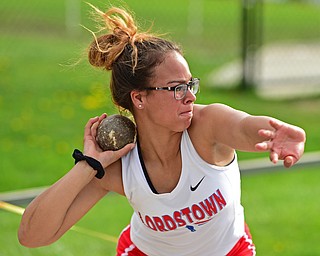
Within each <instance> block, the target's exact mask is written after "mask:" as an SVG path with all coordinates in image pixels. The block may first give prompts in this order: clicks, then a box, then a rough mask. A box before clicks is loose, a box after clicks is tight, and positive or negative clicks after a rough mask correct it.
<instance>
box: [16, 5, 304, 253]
mask: <svg viewBox="0 0 320 256" xmlns="http://www.w3.org/2000/svg"><path fill="white" fill-rule="evenodd" d="M95 10H96V11H97V13H98V14H99V15H100V16H101V17H102V18H103V20H104V26H105V29H106V30H107V32H106V33H105V34H103V35H101V36H99V37H95V38H94V40H93V42H92V43H91V45H90V47H89V54H88V56H89V61H90V63H91V64H92V65H93V66H96V67H101V68H103V69H105V70H107V71H111V82H110V88H111V91H112V96H113V100H114V102H115V104H116V105H117V106H119V107H121V108H123V109H126V110H128V111H130V112H131V113H132V115H133V117H134V120H135V123H136V126H137V142H136V143H135V144H130V145H127V146H126V147H124V148H123V149H120V150H118V151H114V152H113V151H106V152H103V151H102V150H101V149H100V148H99V146H98V145H97V143H96V141H95V136H96V130H97V127H98V125H99V123H100V122H101V121H102V120H103V119H104V118H105V117H106V114H103V115H101V116H100V117H95V118H91V119H90V120H89V121H88V123H87V124H86V126H85V131H84V148H83V155H82V154H81V153H79V152H78V153H77V154H75V155H74V156H75V158H76V159H77V164H76V165H75V166H74V167H73V168H72V169H71V170H70V171H69V172H68V173H67V174H66V175H65V176H64V177H62V178H61V179H60V180H59V181H57V182H56V183H55V184H53V185H52V186H51V187H50V188H49V189H47V190H46V191H45V192H43V193H42V194H41V195H39V196H38V197H37V198H36V199H35V200H33V202H31V203H30V205H29V206H28V207H27V209H26V211H25V213H24V215H23V218H22V221H21V225H20V229H19V240H20V242H21V244H23V245H25V246H28V247H37V246H44V245H48V244H51V243H53V242H54V241H56V240H57V239H59V238H60V237H61V236H62V235H63V234H64V233H65V232H66V231H67V230H69V229H70V228H71V227H72V226H73V225H74V224H75V223H76V222H77V221H78V220H79V219H81V217H82V216H83V215H85V214H86V212H88V211H89V210H90V209H91V208H92V207H93V206H94V205H95V204H96V203H97V202H98V201H99V200H100V199H101V198H102V197H104V196H105V195H106V194H107V193H108V192H110V191H113V192H116V193H118V194H120V195H123V196H125V197H127V199H128V201H129V203H130V204H131V206H132V208H133V210H134V213H133V216H132V219H131V223H130V225H129V226H128V227H127V228H126V229H125V230H124V231H123V232H122V233H121V235H120V237H119V242H118V247H117V255H156V256H161V255H174V256H178V255H202V256H205V255H208V256H212V255H218V256H220V255H228V256H235V255H236V256H241V255H255V246H254V244H253V242H252V240H251V235H250V233H249V229H248V227H247V225H246V223H245V219H244V212H243V207H242V205H241V199H240V174H239V167H238V163H237V155H236V150H242V151H251V152H262V151H268V152H270V160H271V161H272V162H273V163H276V162H277V161H278V160H283V164H284V166H285V167H291V166H292V165H293V164H295V163H296V162H297V161H298V160H299V159H300V157H301V155H302V154H303V151H304V144H305V139H306V137H305V132H304V131H303V130H302V129H301V128H299V127H296V126H293V125H290V124H287V123H284V122H282V121H279V120H276V119H274V118H271V117H267V116H252V115H249V114H247V113H244V112H242V111H239V110H235V109H233V108H231V107H228V106H226V105H223V104H211V105H199V104H195V100H196V96H195V95H196V93H197V92H198V90H199V84H200V80H199V79H198V78H197V77H194V76H193V74H192V73H191V71H190V70H189V67H188V63H187V61H186V60H185V58H184V57H183V54H182V51H181V49H180V48H179V47H178V46H177V45H176V44H175V43H173V42H170V41H167V40H165V39H162V38H160V37H157V36H154V35H152V34H150V33H140V32H139V31H138V29H137V27H136V25H135V22H134V20H133V18H132V16H131V15H130V14H129V13H128V12H127V11H125V10H123V9H118V8H111V9H109V10H108V11H106V12H102V11H100V10H98V9H96V8H95ZM97 163H98V166H97V165H95V164H97ZM99 164H101V166H100V167H99ZM101 168H102V170H101ZM97 170H98V171H97ZM104 172H105V173H104Z"/></svg>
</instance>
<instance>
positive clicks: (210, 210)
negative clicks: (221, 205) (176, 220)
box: [199, 196, 218, 217]
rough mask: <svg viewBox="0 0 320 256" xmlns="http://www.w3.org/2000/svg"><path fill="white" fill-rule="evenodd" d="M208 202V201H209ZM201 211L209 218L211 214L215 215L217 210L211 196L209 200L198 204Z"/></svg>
mask: <svg viewBox="0 0 320 256" xmlns="http://www.w3.org/2000/svg"><path fill="white" fill-rule="evenodd" d="M209 200H210V201H209ZM199 204H200V205H201V207H202V209H203V210H204V211H205V212H206V213H207V214H208V215H209V216H210V217H211V216H212V215H213V214H217V212H218V210H217V207H216V204H215V202H214V201H213V198H212V196H210V197H209V199H205V200H204V201H202V202H200V203H199Z"/></svg>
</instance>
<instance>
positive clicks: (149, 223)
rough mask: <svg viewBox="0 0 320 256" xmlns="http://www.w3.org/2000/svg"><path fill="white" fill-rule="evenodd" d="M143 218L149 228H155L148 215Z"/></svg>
mask: <svg viewBox="0 0 320 256" xmlns="http://www.w3.org/2000/svg"><path fill="white" fill-rule="evenodd" d="M145 220H146V223H147V226H148V227H149V228H150V229H152V230H154V231H156V230H157V228H156V226H155V224H154V223H153V221H152V219H151V218H150V217H149V216H148V215H146V217H145Z"/></svg>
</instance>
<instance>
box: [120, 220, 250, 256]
mask: <svg viewBox="0 0 320 256" xmlns="http://www.w3.org/2000/svg"><path fill="white" fill-rule="evenodd" d="M130 229H131V228H130V225H128V226H127V227H126V228H125V229H124V230H123V231H122V233H121V234H120V237H119V240H118V245H117V256H147V255H146V254H144V253H143V252H141V251H140V250H139V249H138V248H137V247H136V246H135V245H134V244H133V242H132V241H131V238H130ZM254 255H256V248H255V246H254V244H253V242H252V237H251V234H250V230H249V228H248V226H247V224H245V235H244V236H243V237H241V238H240V239H239V240H238V242H237V243H236V244H235V246H234V247H233V248H232V250H231V251H230V252H229V253H228V254H227V256H254Z"/></svg>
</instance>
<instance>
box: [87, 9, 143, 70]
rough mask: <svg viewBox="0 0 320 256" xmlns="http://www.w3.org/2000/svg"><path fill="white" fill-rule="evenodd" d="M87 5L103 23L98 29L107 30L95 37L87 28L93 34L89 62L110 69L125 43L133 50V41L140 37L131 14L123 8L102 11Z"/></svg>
mask: <svg viewBox="0 0 320 256" xmlns="http://www.w3.org/2000/svg"><path fill="white" fill-rule="evenodd" d="M89 5H90V6H91V7H92V8H93V9H94V10H95V11H96V13H97V14H98V16H99V17H98V18H99V19H100V20H102V22H103V23H104V26H103V27H102V28H101V29H100V30H99V31H105V30H107V31H108V33H107V34H105V35H102V36H99V37H97V36H96V34H95V33H94V32H92V31H90V30H89V31H90V32H91V33H92V34H93V36H94V41H93V42H92V43H91V44H90V46H89V50H88V58H89V62H90V64H91V65H93V66H95V67H103V68H105V69H107V70H111V69H112V65H113V63H114V62H115V61H116V60H117V58H118V57H119V56H120V54H121V53H122V52H123V50H124V49H125V47H126V45H128V44H130V45H131V46H132V47H133V48H134V51H135V41H136V40H137V39H138V40H139V39H140V37H139V36H138V35H137V27H136V25H135V23H134V20H133V18H132V16H131V15H130V14H129V13H127V12H126V11H125V10H122V9H120V8H116V7H112V8H110V9H109V10H108V11H107V12H105V13H104V12H102V11H100V10H99V9H97V8H96V7H94V6H93V5H91V4H89ZM134 59H136V57H135V58H134Z"/></svg>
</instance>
